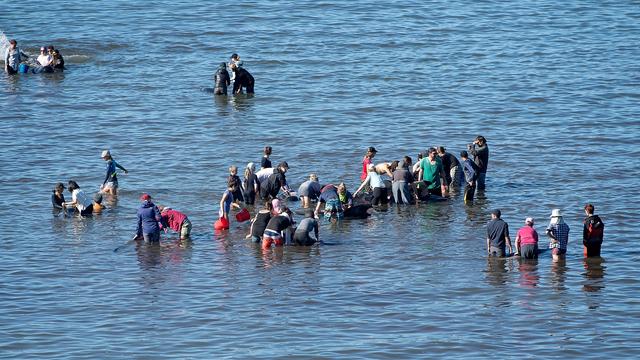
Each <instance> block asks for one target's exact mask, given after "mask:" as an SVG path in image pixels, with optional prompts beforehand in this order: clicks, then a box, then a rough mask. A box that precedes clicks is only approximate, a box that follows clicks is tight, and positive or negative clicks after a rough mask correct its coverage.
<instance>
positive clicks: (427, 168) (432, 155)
mask: <svg viewBox="0 0 640 360" xmlns="http://www.w3.org/2000/svg"><path fill="white" fill-rule="evenodd" d="M428 153H429V154H428V156H427V157H426V158H423V159H422V160H420V173H419V175H418V179H419V180H422V181H424V182H425V184H426V185H427V189H429V194H433V195H438V196H444V195H445V194H446V192H447V185H446V181H447V175H446V174H445V172H444V168H443V167H442V162H441V161H440V158H439V157H438V156H437V155H436V149H435V148H429V150H428Z"/></svg>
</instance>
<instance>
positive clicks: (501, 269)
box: [485, 256, 508, 287]
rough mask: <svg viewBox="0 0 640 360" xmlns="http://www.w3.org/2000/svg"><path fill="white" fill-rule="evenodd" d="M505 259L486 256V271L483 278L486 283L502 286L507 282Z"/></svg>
mask: <svg viewBox="0 0 640 360" xmlns="http://www.w3.org/2000/svg"><path fill="white" fill-rule="evenodd" d="M506 265H507V259H506V258H500V257H493V256H487V269H486V270H485V276H486V278H487V282H488V283H489V284H490V285H493V286H499V287H501V286H504V285H505V284H506V283H507V281H508V277H507V273H508V271H507V267H506Z"/></svg>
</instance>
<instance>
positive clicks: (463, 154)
mask: <svg viewBox="0 0 640 360" xmlns="http://www.w3.org/2000/svg"><path fill="white" fill-rule="evenodd" d="M468 158H469V153H468V152H467V150H462V151H460V159H462V160H467V159H468Z"/></svg>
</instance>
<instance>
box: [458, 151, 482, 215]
mask: <svg viewBox="0 0 640 360" xmlns="http://www.w3.org/2000/svg"><path fill="white" fill-rule="evenodd" d="M460 159H461V160H462V173H463V174H464V181H465V182H466V185H465V187H464V202H465V203H468V202H470V201H473V195H474V194H475V192H476V181H477V180H478V171H479V169H478V165H476V164H475V163H474V162H473V161H471V159H469V154H468V153H467V151H466V150H462V151H461V152H460Z"/></svg>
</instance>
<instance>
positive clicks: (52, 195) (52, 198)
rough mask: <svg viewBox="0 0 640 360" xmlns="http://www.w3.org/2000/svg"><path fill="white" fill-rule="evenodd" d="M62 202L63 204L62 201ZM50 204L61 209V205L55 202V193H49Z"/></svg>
mask: <svg viewBox="0 0 640 360" xmlns="http://www.w3.org/2000/svg"><path fill="white" fill-rule="evenodd" d="M62 203H63V204H64V201H63V202H62ZM51 204H52V205H53V208H54V209H63V207H62V205H58V204H56V194H51Z"/></svg>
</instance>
